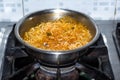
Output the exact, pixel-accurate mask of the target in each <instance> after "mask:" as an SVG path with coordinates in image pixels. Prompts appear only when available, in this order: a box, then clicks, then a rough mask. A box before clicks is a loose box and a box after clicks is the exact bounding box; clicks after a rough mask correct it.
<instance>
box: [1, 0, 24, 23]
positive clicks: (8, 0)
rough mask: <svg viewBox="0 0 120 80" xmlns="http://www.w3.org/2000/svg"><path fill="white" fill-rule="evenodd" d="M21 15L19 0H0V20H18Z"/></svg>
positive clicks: (20, 2)
mask: <svg viewBox="0 0 120 80" xmlns="http://www.w3.org/2000/svg"><path fill="white" fill-rule="evenodd" d="M22 16H23V10H22V1H21V0H1V1H0V21H18V20H19V19H20V18H21V17H22Z"/></svg>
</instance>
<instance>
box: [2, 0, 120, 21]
mask: <svg viewBox="0 0 120 80" xmlns="http://www.w3.org/2000/svg"><path fill="white" fill-rule="evenodd" d="M119 4H120V0H0V21H18V20H19V19H20V18H22V17H23V16H24V15H27V14H29V13H31V12H34V11H38V10H43V9H49V8H65V9H71V10H76V11H80V12H83V13H85V14H88V15H89V16H91V17H92V18H93V19H95V20H114V19H118V20H120V5H119Z"/></svg>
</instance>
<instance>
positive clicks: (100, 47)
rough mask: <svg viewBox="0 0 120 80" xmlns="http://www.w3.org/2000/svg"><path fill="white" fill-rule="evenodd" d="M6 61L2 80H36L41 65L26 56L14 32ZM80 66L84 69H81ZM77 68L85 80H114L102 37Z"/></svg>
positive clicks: (81, 59)
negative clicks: (36, 73)
mask: <svg viewBox="0 0 120 80" xmlns="http://www.w3.org/2000/svg"><path fill="white" fill-rule="evenodd" d="M4 59H5V60H4V63H3V64H4V65H3V73H2V80H35V78H34V73H35V71H36V70H37V69H38V68H39V65H40V64H39V63H38V62H37V61H36V60H35V59H33V58H32V57H30V56H28V55H27V54H26V52H25V48H24V46H23V45H22V44H20V43H19V42H18V41H17V40H16V38H15V36H14V34H13V32H11V34H10V35H9V38H8V42H7V46H6V51H5V58H4ZM79 64H81V65H82V66H84V68H83V69H81V68H80V66H79ZM76 66H77V67H76V69H77V70H78V71H79V70H80V78H81V77H83V78H84V80H92V79H93V80H94V79H95V80H114V76H113V73H112V69H111V65H110V63H109V57H108V49H107V47H106V46H105V44H104V41H103V37H102V35H101V36H100V38H99V39H98V41H97V42H96V43H95V44H94V45H92V46H90V47H89V48H88V49H87V50H86V54H85V55H84V56H82V58H80V59H79V60H78V63H77V64H76ZM32 67H34V68H32ZM31 68H32V69H31ZM81 72H82V73H84V75H81ZM82 80H83V79H82Z"/></svg>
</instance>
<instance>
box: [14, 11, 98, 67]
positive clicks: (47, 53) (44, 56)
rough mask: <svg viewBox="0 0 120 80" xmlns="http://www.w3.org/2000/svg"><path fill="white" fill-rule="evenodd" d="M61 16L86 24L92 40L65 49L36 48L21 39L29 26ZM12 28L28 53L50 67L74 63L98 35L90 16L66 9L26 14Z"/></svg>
mask: <svg viewBox="0 0 120 80" xmlns="http://www.w3.org/2000/svg"><path fill="white" fill-rule="evenodd" d="M63 16H70V17H73V18H74V19H76V20H78V21H79V22H81V23H83V24H84V25H86V26H87V27H88V29H89V30H90V32H91V34H92V36H93V38H92V40H91V41H90V42H89V43H88V44H86V45H84V46H82V47H78V48H77V49H73V50H65V51H52V50H43V49H38V48H35V47H33V46H32V45H30V44H28V43H26V42H25V41H24V40H23V38H22V37H23V35H24V33H25V32H26V31H28V30H29V29H30V28H31V27H34V26H36V25H38V24H40V23H41V22H46V21H53V20H55V19H58V18H61V17H63ZM14 30H15V36H16V38H17V39H18V41H19V42H20V43H22V44H23V45H24V46H25V49H26V52H27V53H28V55H30V56H32V57H34V58H36V59H37V60H38V61H39V62H40V63H41V64H42V65H46V66H52V67H55V66H61V67H62V66H69V65H72V64H74V63H75V62H76V61H77V59H78V57H79V56H81V55H83V51H84V50H85V49H87V48H88V47H89V46H91V45H92V44H94V43H95V42H96V41H97V39H98V38H99V35H100V34H99V31H98V26H97V25H96V24H95V22H94V21H93V19H92V18H90V17H89V16H88V15H85V14H84V13H81V12H77V11H73V10H68V9H47V10H42V11H37V12H34V13H31V14H28V15H26V16H24V17H23V18H22V19H20V20H19V21H18V22H17V23H16V26H15V29H14Z"/></svg>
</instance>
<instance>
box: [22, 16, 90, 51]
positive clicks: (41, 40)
mask: <svg viewBox="0 0 120 80" xmlns="http://www.w3.org/2000/svg"><path fill="white" fill-rule="evenodd" d="M23 39H24V40H25V41H26V42H27V43H29V44H31V45H32V46H34V47H36V48H40V49H44V50H72V49H75V48H78V47H82V46H84V45H86V44H87V43H88V42H89V41H90V40H91V39H92V35H91V33H90V31H89V29H88V28H87V27H86V26H85V25H83V24H82V23H80V22H78V21H75V20H74V19H73V18H71V17H68V16H67V17H63V18H60V19H58V20H55V21H49V22H42V23H40V24H39V25H37V26H34V27H33V28H31V29H30V30H29V31H27V32H25V34H24V37H23Z"/></svg>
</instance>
